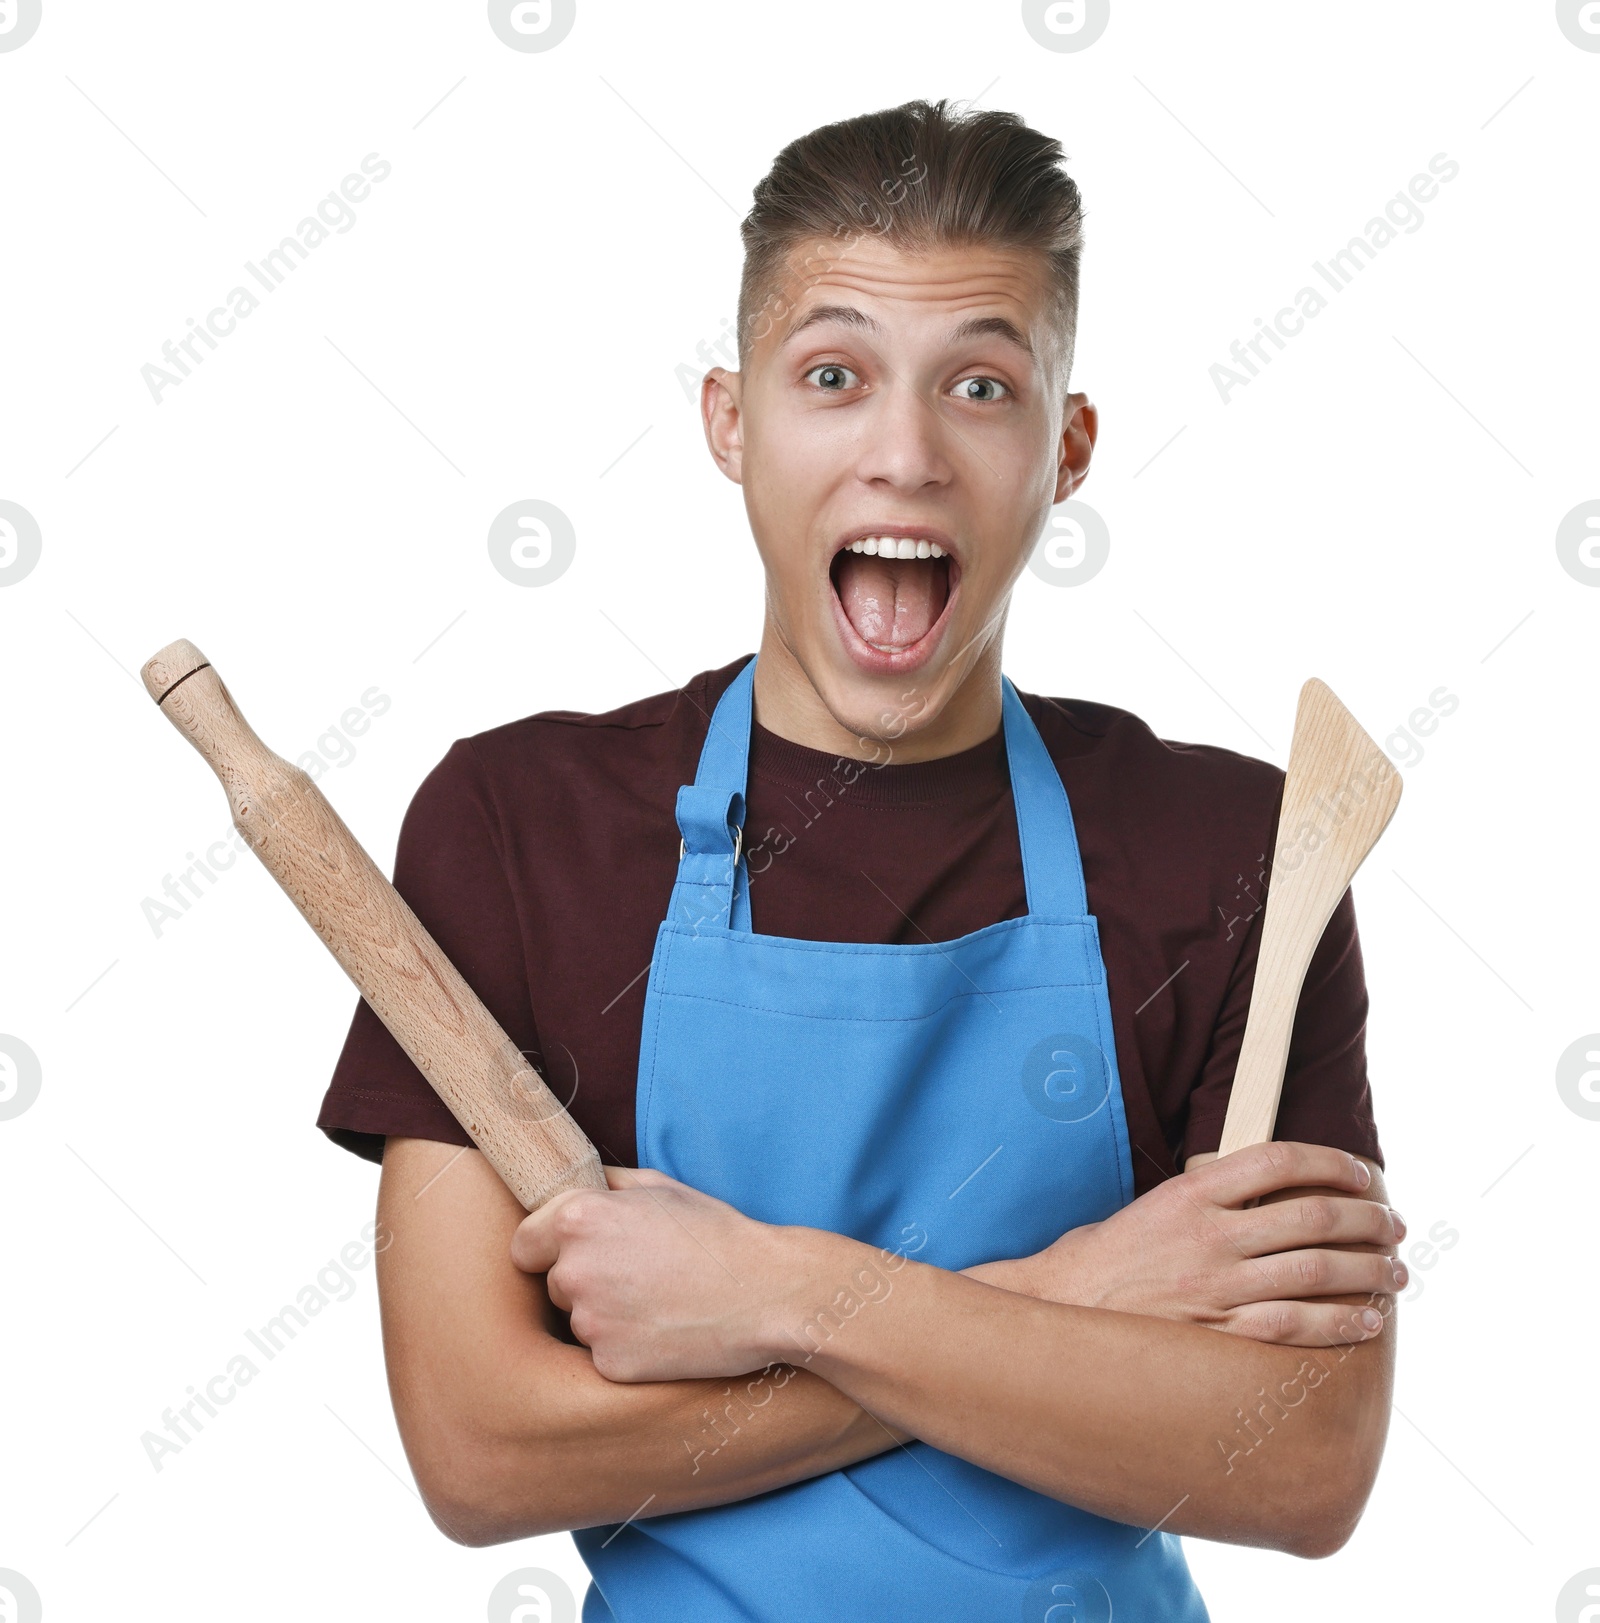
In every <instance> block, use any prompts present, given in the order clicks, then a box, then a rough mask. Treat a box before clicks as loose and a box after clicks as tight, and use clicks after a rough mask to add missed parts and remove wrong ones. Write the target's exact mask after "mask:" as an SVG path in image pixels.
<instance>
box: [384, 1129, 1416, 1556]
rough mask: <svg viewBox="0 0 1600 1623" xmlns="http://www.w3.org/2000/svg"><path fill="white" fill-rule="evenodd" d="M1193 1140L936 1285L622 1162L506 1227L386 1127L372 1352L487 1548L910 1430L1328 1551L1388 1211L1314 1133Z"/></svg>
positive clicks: (1340, 1525) (1374, 1378)
mask: <svg viewBox="0 0 1600 1623" xmlns="http://www.w3.org/2000/svg"><path fill="white" fill-rule="evenodd" d="M1194 1159H1195V1163H1196V1164H1193V1165H1191V1167H1190V1169H1189V1170H1188V1171H1186V1172H1185V1173H1184V1174H1183V1175H1182V1176H1181V1177H1178V1178H1174V1179H1170V1180H1168V1182H1167V1183H1165V1184H1163V1185H1162V1186H1160V1187H1159V1188H1158V1189H1156V1190H1153V1191H1151V1192H1150V1193H1149V1194H1147V1195H1145V1196H1143V1197H1141V1198H1140V1199H1139V1200H1137V1201H1135V1202H1133V1203H1132V1204H1131V1205H1130V1206H1128V1207H1127V1208H1125V1209H1124V1210H1123V1211H1122V1212H1119V1213H1117V1214H1115V1215H1114V1216H1113V1217H1112V1218H1109V1219H1107V1220H1106V1222H1105V1223H1101V1224H1093V1225H1089V1226H1088V1228H1087V1229H1082V1230H1074V1231H1072V1233H1070V1234H1068V1235H1065V1236H1063V1238H1062V1240H1061V1241H1059V1242H1058V1243H1057V1244H1056V1245H1054V1246H1051V1247H1050V1248H1048V1249H1047V1250H1046V1251H1043V1252H1040V1253H1038V1255H1037V1256H1034V1257H1028V1258H1020V1259H1002V1260H997V1261H996V1262H993V1263H989V1264H985V1265H983V1266H981V1267H978V1268H974V1269H969V1270H967V1271H966V1273H965V1274H957V1273H949V1272H945V1271H944V1270H941V1269H938V1268H933V1267H929V1266H927V1265H925V1264H921V1263H918V1262H915V1261H911V1260H907V1259H905V1258H903V1257H898V1256H895V1255H893V1254H890V1255H885V1254H884V1253H882V1252H880V1251H878V1250H876V1249H875V1248H872V1247H869V1246H864V1245H860V1244H858V1243H857V1242H855V1241H853V1240H850V1239H848V1238H845V1237H843V1236H840V1235H835V1234H829V1233H826V1232H824V1231H821V1230H816V1229H807V1228H776V1227H772V1226H770V1225H766V1224H760V1223H755V1222H753V1221H752V1220H750V1219H748V1218H745V1217H743V1216H742V1215H741V1214H739V1213H738V1212H736V1211H734V1210H733V1208H731V1207H729V1206H726V1205H725V1204H724V1203H723V1202H721V1201H716V1200H713V1199H712V1198H711V1197H709V1196H707V1195H704V1194H701V1193H699V1192H697V1191H694V1190H691V1189H688V1188H686V1187H685V1186H684V1185H681V1184H678V1183H676V1182H674V1181H673V1180H672V1179H669V1178H666V1177H664V1176H663V1175H662V1174H659V1173H652V1172H638V1171H632V1170H623V1169H608V1174H609V1176H610V1177H611V1180H612V1183H613V1189H612V1191H611V1192H610V1193H605V1194H599V1193H582V1194H574V1195H568V1196H562V1197H558V1199H557V1200H556V1201H554V1202H552V1203H551V1204H550V1205H549V1206H547V1207H545V1208H544V1209H543V1210H542V1211H541V1212H538V1213H535V1214H534V1215H533V1216H532V1217H525V1215H524V1213H523V1212H522V1209H521V1207H520V1206H518V1204H517V1202H516V1201H515V1199H514V1198H513V1197H512V1196H511V1194H510V1193H509V1192H508V1191H507V1190H506V1189H505V1188H504V1186H503V1185H502V1184H501V1183H500V1181H499V1179H498V1178H497V1177H496V1175H495V1174H494V1172H493V1171H492V1170H491V1169H490V1168H489V1167H488V1165H487V1163H486V1162H485V1161H484V1160H483V1158H482V1156H481V1155H479V1154H478V1153H477V1152H476V1151H473V1150H465V1151H457V1150H454V1149H452V1148H451V1147H450V1146H448V1145H442V1144H436V1143H432V1142H429V1141H426V1140H416V1139H391V1140H390V1141H389V1143H388V1147H387V1151H386V1154H385V1157H384V1170H383V1180H382V1184H381V1188H380V1194H379V1217H380V1221H381V1222H382V1224H383V1226H384V1227H385V1229H386V1230H387V1231H388V1232H389V1233H390V1234H391V1235H392V1240H391V1243H390V1244H389V1245H388V1246H387V1248H386V1249H385V1250H384V1251H383V1252H382V1253H380V1256H379V1288H380V1294H381V1300H382V1315H383V1333H384V1347H385V1356H386V1360H387V1364H388V1370H389V1382H390V1390H391V1394H392V1396H393V1400H394V1405H395V1413H396V1416H397V1419H398V1421H399V1425H400V1431H401V1436H402V1438H403V1440H404V1443H405V1446H406V1451H407V1454H408V1456H409V1458H410V1460H411V1464H412V1469H413V1471H414V1472H415V1475H416V1478H417V1481H418V1485H419V1487H420V1488H421V1490H422V1493H423V1497H424V1500H425V1502H426V1503H427V1505H428V1508H429V1511H430V1514H432V1516H433V1518H434V1520H435V1521H436V1522H437V1523H438V1525H439V1526H440V1527H441V1528H442V1529H443V1530H444V1531H445V1532H446V1533H448V1534H449V1535H450V1536H451V1537H452V1538H454V1539H456V1540H457V1541H459V1542H462V1543H467V1544H491V1543H498V1542H502V1541H504V1540H508V1539H515V1538H525V1537H529V1536H531V1535H533V1534H536V1533H543V1532H552V1531H559V1530H567V1529H572V1528H578V1527H587V1526H595V1525H601V1524H606V1523H611V1522H621V1521H624V1520H627V1519H628V1518H630V1517H632V1516H635V1515H641V1514H642V1515H644V1516H646V1517H648V1516H654V1515H660V1514H664V1513H666V1512H669V1511H675V1510H687V1509H694V1508H699V1507H702V1506H706V1505H715V1504H724V1503H728V1502H730V1501H733V1500H738V1499H744V1498H747V1497H749V1496H751V1495H753V1494H757V1493H762V1492H765V1491H767V1490H768V1489H772V1488H776V1487H780V1486H784V1485H786V1484H788V1483H791V1482H797V1481H801V1480H804V1479H806V1478H809V1477H812V1476H816V1475H819V1474H821V1473H822V1472H826V1471H831V1470H835V1469H838V1468H839V1467H841V1466H845V1465H850V1464H853V1463H855V1462H856V1461H858V1460H862V1459H866V1458H868V1457H870V1456H871V1455H874V1454H877V1453H879V1452H881V1451H883V1450H884V1449H886V1448H892V1447H897V1446H900V1444H902V1443H903V1442H905V1441H907V1440H909V1439H911V1438H920V1439H922V1440H924V1441H926V1442H928V1443H931V1444H933V1445H934V1446H935V1447H938V1448H942V1449H945V1450H947V1451H948V1452H950V1453H953V1454H957V1455H960V1456H962V1457H964V1458H966V1459H969V1460H972V1461H974V1462H975V1463H977V1464H979V1465H982V1466H985V1467H986V1468H988V1469H990V1470H993V1471H996V1472H998V1473H1000V1474H1001V1475H1004V1476H1007V1477H1010V1478H1012V1479H1014V1480H1017V1481H1020V1482H1023V1483H1025V1484H1027V1485H1028V1486H1030V1487H1033V1488H1035V1489H1037V1490H1038V1491H1040V1492H1043V1493H1047V1494H1050V1495H1052V1496H1054V1497H1056V1498H1059V1499H1063V1500H1066V1501H1068V1502H1070V1503H1072V1504H1075V1505H1078V1506H1081V1507H1082V1508H1084V1509H1086V1510H1090V1511H1093V1512H1096V1513H1098V1514H1100V1515H1104V1516H1108V1517H1111V1518H1113V1519H1116V1520H1120V1521H1125V1522H1130V1523H1133V1524H1135V1525H1138V1526H1144V1527H1151V1526H1155V1525H1157V1524H1159V1525H1161V1526H1162V1527H1163V1528H1164V1529H1165V1530H1166V1531H1169V1532H1176V1533H1191V1534H1196V1535H1199V1536H1202V1537H1207V1538H1213V1539H1221V1540H1225V1541H1229V1542H1234V1543H1245V1544H1259V1545H1265V1546H1268V1547H1271V1548H1276V1549H1281V1550H1286V1551H1289V1552H1291V1553H1294V1554H1299V1555H1305V1556H1318V1555H1325V1554H1328V1553H1331V1552H1332V1551H1333V1550H1336V1549H1338V1548H1339V1547H1340V1546H1341V1545H1342V1544H1343V1543H1344V1542H1345V1540H1346V1539H1347V1538H1348V1537H1349V1534H1350V1532H1351V1531H1352V1530H1353V1528H1354V1526H1355V1523H1356V1521H1357V1519H1358V1518H1359V1516H1360V1513H1361V1509H1362V1507H1363V1506H1364V1504H1365V1502H1366V1498H1367V1494H1368V1492H1369V1491H1370V1488H1371V1484H1372V1480H1373V1478H1374V1476H1375V1474H1376V1470H1377V1465H1378V1460H1379V1458H1380V1456H1381V1454H1382V1449H1383V1442H1384V1438H1385V1435H1386V1431H1387V1422H1388V1411H1389V1394H1390V1384H1391V1378H1392V1369H1393V1355H1394V1326H1393V1318H1392V1311H1393V1298H1392V1294H1391V1293H1392V1292H1393V1291H1394V1290H1395V1289H1396V1288H1398V1287H1399V1286H1400V1285H1403V1283H1404V1274H1403V1270H1402V1271H1399V1272H1397V1271H1396V1270H1397V1269H1398V1268H1399V1265H1398V1264H1396V1263H1394V1262H1393V1261H1392V1253H1393V1248H1394V1242H1395V1241H1396V1240H1397V1239H1398V1238H1399V1237H1400V1236H1401V1235H1402V1234H1403V1232H1404V1231H1403V1227H1402V1226H1401V1225H1400V1224H1399V1222H1398V1219H1397V1218H1396V1217H1394V1215H1393V1214H1391V1212H1390V1211H1389V1208H1388V1206H1387V1204H1386V1195H1385V1191H1384V1185H1383V1178H1382V1174H1381V1172H1379V1171H1378V1170H1377V1169H1376V1168H1375V1167H1374V1168H1370V1179H1369V1181H1368V1182H1366V1183H1365V1185H1363V1184H1362V1183H1361V1181H1360V1177H1361V1174H1360V1169H1359V1164H1358V1163H1357V1161H1356V1158H1354V1157H1351V1156H1348V1155H1345V1154H1344V1153H1343V1152H1340V1151H1334V1150H1329V1149H1322V1148H1318V1147H1315V1146H1309V1145H1285V1144H1278V1145H1266V1146H1261V1147H1259V1148H1258V1149H1256V1150H1249V1151H1243V1152H1240V1154H1238V1155H1235V1156H1230V1157H1229V1158H1228V1160H1227V1161H1226V1162H1223V1163H1216V1164H1213V1165H1199V1164H1198V1163H1199V1162H1200V1161H1201V1160H1202V1159H1203V1158H1201V1157H1196V1158H1194ZM1204 1159H1208V1160H1209V1158H1204ZM1257 1198H1260V1199H1261V1201H1262V1203H1261V1204H1260V1205H1259V1206H1253V1207H1252V1206H1251V1205H1250V1202H1252V1201H1253V1200H1255V1199H1257ZM513 1259H514V1260H513ZM558 1307H559V1308H560V1309H561V1310H563V1311H570V1313H571V1327H572V1331H573V1333H574V1334H575V1335H576V1336H578V1337H579V1338H580V1340H581V1342H582V1343H583V1344H582V1345H575V1344H573V1343H572V1342H570V1341H568V1340H566V1339H564V1335H563V1331H562V1326H561V1320H560V1317H559V1315H558V1313H557V1311H556V1309H557V1308H558ZM1363 1310H1365V1311H1367V1312H1371V1313H1374V1314H1375V1315H1376V1316H1377V1319H1378V1323H1379V1324H1380V1326H1382V1327H1381V1328H1380V1329H1379V1330H1378V1331H1376V1332H1373V1331H1371V1330H1370V1329H1368V1328H1366V1327H1364V1326H1362V1325H1361V1324H1360V1322H1359V1316H1360V1314H1361V1313H1362V1311H1363ZM1385 1320H1387V1321H1388V1322H1387V1323H1384V1321H1385ZM1219 1332H1221V1333H1219Z"/></svg>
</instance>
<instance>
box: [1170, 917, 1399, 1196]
mask: <svg viewBox="0 0 1600 1623" xmlns="http://www.w3.org/2000/svg"><path fill="white" fill-rule="evenodd" d="M1263 916H1264V910H1261V911H1258V912H1257V913H1256V914H1255V916H1254V918H1253V919H1252V920H1251V921H1250V926H1249V934H1248V935H1247V936H1246V938H1245V941H1244V943H1243V945H1242V946H1241V948H1240V952H1239V957H1238V961H1237V962H1236V963H1235V965H1234V970H1233V975H1232V977H1231V979H1230V981H1229V983H1228V990H1227V995H1226V997H1225V999H1224V1002H1223V1007H1222V1012H1221V1014H1220V1016H1219V1017H1218V1020H1217V1024H1216V1027H1215V1029H1214V1031H1213V1034H1212V1041H1211V1049H1210V1052H1209V1053H1208V1055H1207V1056H1206V1063H1205V1068H1204V1070H1203V1072H1202V1074H1201V1079H1200V1085H1199V1086H1198V1087H1197V1088H1196V1089H1195V1091H1194V1093H1193V1094H1192V1096H1191V1098H1190V1102H1189V1121H1188V1126H1187V1129H1186V1131H1185V1134H1184V1142H1183V1155H1184V1157H1185V1158H1187V1157H1188V1156H1191V1155H1199V1154H1201V1153H1202V1152H1204V1151H1206V1150H1215V1149H1216V1148H1217V1147H1218V1146H1219V1145H1220V1144H1221V1142H1222V1123H1223V1118H1224V1117H1225V1116H1226V1115H1227V1112H1228V1098H1229V1095H1230V1094H1231V1092H1232V1090H1233V1073H1234V1070H1235V1069H1236V1067H1237V1066H1238V1063H1239V1046H1240V1043H1241V1042H1242V1041H1243V1038H1244V1026H1245V1019H1246V1017H1247V1015H1248V1014H1249V1011H1250V993H1251V990H1252V988H1253V987H1254V985H1255V975H1256V960H1257V957H1258V955H1259V952H1260V948H1261V921H1262V918H1263ZM1366 1036H1367V983H1366V973H1365V970H1364V969H1363V966H1362V962H1361V940H1360V937H1359V936H1358V934H1357V932H1356V908H1355V899H1354V897H1353V895H1352V894H1351V892H1350V891H1349V890H1346V891H1345V893H1344V896H1343V897H1342V898H1341V899H1340V901H1339V905H1338V906H1337V907H1336V908H1334V910H1333V916H1332V917H1331V918H1330V919H1329V920H1328V927H1327V928H1326V929H1325V930H1324V931H1323V933H1322V940H1321V941H1320V942H1319V943H1318V944H1317V949H1316V951H1315V952H1314V953H1313V954H1312V957H1311V964H1310V967H1309V968H1308V969H1307V970H1306V978H1305V984H1304V986H1303V987H1302V988H1301V992H1300V1002H1299V1005H1298V1007H1297V1008H1296V1011H1295V1018H1294V1027H1293V1030H1292V1032H1291V1035H1290V1038H1289V1060H1288V1065H1287V1066H1286V1068H1285V1070H1284V1078H1283V1095H1282V1098H1281V1099H1280V1101H1279V1104H1278V1121H1277V1127H1276V1130H1275V1131H1274V1133H1273V1137H1274V1138H1276V1139H1279V1140H1281V1141H1284V1142H1295V1143H1301V1144H1329V1145H1332V1146H1333V1148H1335V1149H1339V1150H1348V1151H1350V1152H1351V1154H1353V1155H1365V1156H1369V1157H1370V1158H1371V1159H1372V1160H1374V1161H1376V1162H1377V1163H1378V1165H1379V1166H1380V1167H1381V1166H1382V1165H1383V1152H1382V1150H1381V1149H1380V1148H1379V1145H1378V1129H1377V1124H1376V1122H1375V1120H1374V1119H1373V1113H1372V1093H1371V1090H1370V1088H1369V1086H1368V1082H1367V1046H1366Z"/></svg>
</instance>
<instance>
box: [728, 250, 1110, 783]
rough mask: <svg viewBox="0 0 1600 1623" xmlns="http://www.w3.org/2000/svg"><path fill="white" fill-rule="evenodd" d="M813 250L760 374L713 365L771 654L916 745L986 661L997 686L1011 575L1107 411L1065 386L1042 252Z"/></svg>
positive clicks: (841, 712) (846, 720)
mask: <svg viewBox="0 0 1600 1623" xmlns="http://www.w3.org/2000/svg"><path fill="white" fill-rule="evenodd" d="M807 247H808V248H810V250H811V253H812V255H813V257H812V259H811V261H810V263H809V264H808V265H804V266H803V267H802V260H803V257H804V251H803V250H797V251H796V253H795V254H794V255H792V256H791V261H790V281H789V286H788V288H786V289H784V290H782V299H781V300H774V301H773V302H769V305H768V307H767V311H766V313H765V314H764V315H763V317H762V318H761V319H760V320H759V321H758V322H757V323H756V325H755V328H754V335H756V336H753V337H752V341H751V342H750V343H749V345H748V352H747V356H746V365H745V370H744V371H743V373H738V374H730V373H725V372H721V371H720V369H719V370H717V371H714V372H713V373H712V374H711V377H710V378H708V380H707V383H706V385H705V391H704V405H705V415H706V428H707V434H708V438H709V439H710V441H711V445H712V451H713V454H714V455H716V457H717V459H718V461H719V463H720V464H721V465H722V467H723V469H724V471H725V472H727V474H728V475H729V477H730V478H732V479H734V480H736V481H737V482H738V483H739V484H741V485H742V486H743V488H744V496H745V507H746V510H747V512H748V514H749V517H750V524H751V528H752V530H753V532H754V534H755V538H756V545H757V547H758V548H759V550H760V553H761V559H762V562H763V564H764V565H765V568H766V576H767V635H766V636H765V637H764V639H763V644H762V647H763V653H764V654H777V655H779V657H780V658H781V660H783V661H784V662H789V661H792V663H793V666H794V667H795V668H796V673H803V677H804V679H805V680H806V681H808V682H809V686H810V688H811V689H813V690H814V691H815V695H816V698H817V699H819V700H820V701H821V705H822V707H823V708H825V709H826V711H827V712H829V713H830V714H831V716H832V718H833V720H834V722H836V723H837V724H838V725H839V726H840V727H842V728H844V729H846V730H847V731H848V732H850V733H853V734H855V735H857V736H858V737H862V738H866V739H891V740H893V739H905V740H906V741H907V742H908V743H910V741H911V738H912V735H914V734H918V733H924V732H927V731H929V730H930V729H931V734H932V735H934V736H936V735H938V734H939V732H940V731H941V728H940V718H941V716H944V714H945V711H946V707H947V706H950V705H951V701H952V699H955V700H956V706H955V708H956V709H959V708H960V705H961V700H960V698H959V697H958V696H959V695H960V694H961V693H962V690H963V683H964V682H965V680H966V678H967V677H968V676H969V674H971V673H972V672H973V671H974V669H975V668H978V667H979V666H983V667H984V668H985V669H987V670H988V671H989V673H990V674H991V676H993V677H994V678H995V680H997V677H998V659H999V649H1000V632H1001V628H1002V625H1003V622H1004V617H1005V611H1006V607H1007V604H1008V602H1009V598H1010V592H1011V587H1012V585H1013V583H1014V582H1015V581H1016V578H1017V576H1018V574H1019V573H1020V572H1021V570H1022V568H1023V566H1024V565H1025V563H1026V562H1027V558H1028V554H1029V552H1030V551H1031V550H1032V548H1033V545H1034V543H1035V542H1036V541H1037V540H1038V538H1039V535H1040V533H1041V531H1042V529H1043V526H1044V523H1045V520H1046V517H1047V515H1048V513H1049V510H1050V508H1051V506H1052V505H1053V504H1054V503H1056V502H1058V501H1061V500H1063V499H1065V496H1066V495H1067V493H1068V492H1069V491H1070V490H1072V489H1073V488H1075V486H1076V484H1077V483H1078V482H1080V481H1081V480H1082V478H1083V476H1084V474H1085V473H1086V472H1087V469H1088V463H1089V456H1090V453H1091V452H1092V450H1093V445H1094V435H1095V431H1096V422H1095V413H1094V407H1093V406H1092V405H1089V404H1088V400H1087V397H1086V396H1084V395H1071V396H1069V395H1068V394H1067V393H1066V380H1065V378H1064V377H1063V376H1062V364H1061V355H1060V350H1061V341H1060V338H1059V336H1058V334H1057V333H1056V331H1055V329H1054V327H1053V325H1052V323H1051V320H1050V310H1051V291H1052V290H1051V285H1050V283H1049V281H1048V262H1047V261H1046V259H1045V257H1044V255H1043V254H1041V253H1035V252H1032V251H1028V250H1017V249H996V248H990V247H983V246H975V247H965V248H940V249H937V250H935V251H933V252H930V253H928V254H925V255H916V256H912V255H908V254H905V253H902V252H900V251H898V250H896V249H893V248H891V247H889V246H888V245H887V244H885V243H884V242H882V241H881V240H879V239H877V238H873V237H865V238H862V239H860V240H857V241H855V242H852V243H848V244H844V243H840V244H837V245H834V246H832V247H828V246H823V245H810V244H808V245H807ZM763 663H764V664H765V663H767V661H766V660H765V659H764V661H763ZM976 685H977V684H974V686H976ZM807 697H808V698H809V695H807ZM952 719H953V718H950V717H947V718H946V721H947V722H949V721H950V720H952ZM991 725H992V724H991ZM932 741H933V737H932V736H930V737H929V739H928V742H929V743H930V744H931V743H932ZM901 753H902V758H905V757H906V756H907V755H915V754H918V753H921V751H919V750H914V749H913V750H909V751H902V752H901Z"/></svg>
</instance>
